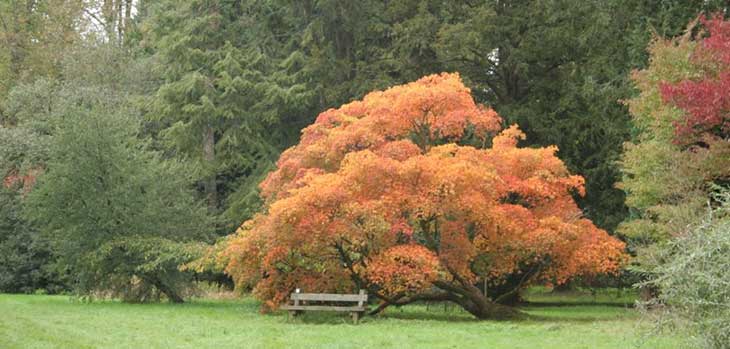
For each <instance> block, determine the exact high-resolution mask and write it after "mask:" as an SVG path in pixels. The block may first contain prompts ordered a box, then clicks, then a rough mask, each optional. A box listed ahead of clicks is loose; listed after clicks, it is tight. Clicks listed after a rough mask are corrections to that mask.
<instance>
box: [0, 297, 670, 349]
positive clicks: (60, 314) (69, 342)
mask: <svg viewBox="0 0 730 349" xmlns="http://www.w3.org/2000/svg"><path fill="white" fill-rule="evenodd" d="M529 299H530V300H532V301H535V302H536V304H537V305H530V306H526V307H524V308H523V310H524V311H525V312H526V313H528V314H529V315H530V316H529V318H528V319H526V320H520V321H508V322H495V321H475V320H474V319H472V318H471V317H470V316H469V315H468V314H466V313H464V312H463V311H460V310H459V309H457V308H453V307H444V305H432V306H426V305H411V306H407V307H403V308H400V309H395V308H393V309H388V310H387V311H386V312H385V313H384V314H383V315H381V316H379V317H368V318H365V319H364V320H363V321H362V322H361V323H360V324H359V325H357V326H355V325H352V324H351V323H350V322H349V321H348V320H349V318H348V317H347V316H346V315H345V314H328V313H325V314H321V313H320V314H316V313H307V314H305V315H304V316H303V317H302V318H297V319H296V320H293V321H288V320H287V318H286V316H285V315H284V314H271V315H261V314H259V313H258V304H257V302H256V301H255V300H253V299H251V298H245V299H241V300H205V299H200V300H194V301H192V302H188V303H186V304H180V305H173V304H164V303H163V304H142V305H139V304H122V303H118V302H113V301H102V302H94V303H90V304H89V303H78V302H75V301H73V300H71V299H70V298H69V297H68V296H38V295H0V348H3V349H10V348H23V349H25V348H358V349H360V348H541V349H542V348H545V349H547V348H560V349H568V348H591V349H594V348H662V349H670V348H679V347H680V344H679V339H678V338H676V337H674V338H673V337H667V336H661V337H648V336H647V335H646V330H645V327H646V325H645V324H643V323H642V322H641V321H640V319H639V316H638V314H636V312H635V311H634V310H632V309H630V308H626V307H622V306H617V304H606V303H607V302H614V303H615V302H618V303H619V304H620V303H624V302H630V300H631V297H626V296H624V297H622V298H618V299H614V298H613V297H610V299H607V295H599V296H598V297H593V296H590V295H586V294H567V295H566V294H561V295H553V294H542V293H540V292H533V293H532V294H531V295H530V297H529ZM592 302H598V303H599V304H598V305H596V304H591V303H592ZM571 303H573V304H571Z"/></svg>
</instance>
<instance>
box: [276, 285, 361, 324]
mask: <svg viewBox="0 0 730 349" xmlns="http://www.w3.org/2000/svg"><path fill="white" fill-rule="evenodd" d="M290 300H291V304H285V305H282V306H281V307H279V308H280V309H283V310H287V311H289V316H290V317H295V316H297V315H299V314H300V313H302V312H303V311H305V310H316V311H342V312H349V313H350V316H352V322H353V323H355V324H357V322H358V320H359V319H360V317H361V316H362V315H363V314H364V313H365V312H366V311H368V307H367V301H368V295H367V293H366V292H365V290H360V293H358V294H335V293H299V289H297V290H296V292H294V293H292V294H291V297H290ZM326 303H327V304H326ZM333 303H334V304H333ZM343 303H344V305H343ZM348 303H352V304H351V305H350V304H348Z"/></svg>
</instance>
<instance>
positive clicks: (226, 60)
mask: <svg viewBox="0 0 730 349" xmlns="http://www.w3.org/2000/svg"><path fill="white" fill-rule="evenodd" d="M254 5H255V3H254V2H251V3H250V4H249V3H248V2H242V1H200V0H196V1H190V2H186V3H184V4H180V3H179V2H176V1H166V2H161V3H159V4H158V6H156V7H154V8H153V9H152V11H151V15H150V18H149V21H148V22H147V28H148V30H147V34H148V35H149V43H150V46H151V47H152V48H153V49H154V50H155V51H156V57H157V59H158V60H159V64H160V65H159V67H160V69H161V71H162V78H163V81H164V83H163V84H162V86H160V88H159V90H158V91H157V93H156V95H155V100H154V108H153V110H152V111H151V112H150V113H148V117H149V119H150V120H152V121H155V122H156V123H157V125H158V126H159V128H160V129H161V131H160V135H161V137H162V139H163V140H165V141H167V144H168V145H169V146H170V148H171V149H173V150H174V151H175V152H176V153H177V154H179V155H180V156H182V157H185V158H189V159H192V160H193V161H194V162H195V163H196V164H198V174H197V177H196V178H197V179H198V180H199V184H200V187H201V189H202V191H203V193H204V194H205V196H206V200H207V201H208V206H209V209H210V211H211V212H213V213H219V212H220V211H227V212H226V216H227V217H228V219H230V220H229V221H228V222H227V225H226V227H225V229H224V231H225V233H228V232H229V231H230V230H231V229H232V226H233V224H238V223H239V221H240V217H241V216H245V215H247V214H250V213H251V208H250V207H251V206H253V207H255V206H256V205H255V204H256V201H254V200H251V198H252V197H254V196H255V186H256V184H257V182H258V179H259V177H260V175H261V173H265V172H266V171H267V170H268V169H269V166H270V165H271V163H272V162H273V160H274V159H275V158H276V155H277V154H278V152H279V151H280V150H281V149H282V148H281V147H282V146H283V145H286V144H288V143H290V142H291V139H292V138H296V135H297V133H298V130H299V129H300V128H301V127H303V126H304V125H305V123H302V122H301V121H297V120H298V118H299V117H300V115H302V114H304V113H303V110H304V108H306V106H307V105H309V104H310V103H309V102H308V100H310V99H311V96H312V94H311V92H309V91H308V90H307V89H306V88H305V86H304V85H302V84H301V83H299V82H298V76H297V68H298V67H297V66H298V65H299V64H300V62H299V58H298V56H296V55H290V54H289V53H290V51H289V50H288V49H287V48H286V47H283V46H282V45H280V44H279V43H277V42H265V40H264V37H259V34H263V33H262V30H264V29H261V28H260V27H261V26H260V24H259V19H260V18H259V15H260V12H261V11H263V10H264V9H263V8H257V7H255V6H254ZM229 195H232V198H233V199H234V200H235V201H233V202H230V200H228V196H229ZM241 203H243V205H242V204H241ZM231 210H232V211H233V212H231Z"/></svg>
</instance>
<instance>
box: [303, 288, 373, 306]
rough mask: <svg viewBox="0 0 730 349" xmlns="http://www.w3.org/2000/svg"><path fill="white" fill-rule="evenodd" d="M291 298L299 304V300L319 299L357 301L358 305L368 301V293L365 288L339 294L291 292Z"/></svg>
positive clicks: (318, 300) (325, 300)
mask: <svg viewBox="0 0 730 349" xmlns="http://www.w3.org/2000/svg"><path fill="white" fill-rule="evenodd" d="M291 300H292V301H294V304H296V305H299V301H317V302H357V305H358V306H362V305H363V304H364V303H365V302H367V301H368V295H367V293H365V290H360V293H359V294H337V293H298V292H294V293H292V294H291Z"/></svg>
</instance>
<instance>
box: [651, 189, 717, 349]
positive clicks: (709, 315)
mask: <svg viewBox="0 0 730 349" xmlns="http://www.w3.org/2000/svg"><path fill="white" fill-rule="evenodd" d="M718 201H719V203H720V204H719V207H717V208H716V209H714V210H712V211H711V213H710V215H709V217H708V218H707V219H706V220H705V221H704V222H703V223H702V224H701V225H699V226H698V227H696V228H695V229H693V230H691V231H690V232H689V233H687V234H685V235H684V236H682V237H679V238H677V239H675V240H673V241H671V242H670V243H669V245H668V246H667V248H665V249H664V251H663V253H662V255H661V256H660V257H661V260H663V261H665V262H664V263H663V264H660V265H659V266H658V267H657V268H656V269H655V270H654V272H655V276H654V278H653V280H651V281H650V282H648V283H647V284H648V285H650V286H655V287H658V288H659V289H660V290H661V292H660V294H659V296H658V297H657V299H656V300H655V302H657V303H660V304H666V305H667V307H666V309H667V311H666V312H664V313H663V314H662V315H664V316H663V319H662V320H665V321H663V322H661V323H663V324H673V325H677V324H679V325H680V326H686V325H689V326H687V327H686V328H688V329H689V330H690V331H691V332H692V334H693V336H692V338H693V340H696V341H697V343H696V345H697V346H698V347H703V348H728V346H729V345H730V192H729V191H724V193H723V194H721V195H719V200H718Z"/></svg>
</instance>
